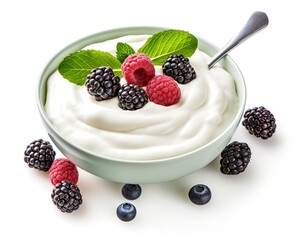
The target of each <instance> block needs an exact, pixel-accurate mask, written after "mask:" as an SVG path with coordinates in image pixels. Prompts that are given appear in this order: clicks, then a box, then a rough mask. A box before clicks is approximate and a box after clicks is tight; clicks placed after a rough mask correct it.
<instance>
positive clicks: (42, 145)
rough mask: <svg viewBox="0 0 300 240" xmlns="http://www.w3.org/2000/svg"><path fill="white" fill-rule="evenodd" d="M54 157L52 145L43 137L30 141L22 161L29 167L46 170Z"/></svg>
mask: <svg viewBox="0 0 300 240" xmlns="http://www.w3.org/2000/svg"><path fill="white" fill-rule="evenodd" d="M54 158H55V151H54V150H53V148H52V145H51V144H50V143H49V142H48V141H45V140H43V139H38V140H35V141H33V142H32V143H30V144H29V145H28V146H27V147H26V150H25V152H24V161H25V162H26V163H27V164H28V166H29V167H31V168H35V169H38V170H40V171H44V172H47V171H48V170H49V168H50V167H51V165H52V163H53V161H54Z"/></svg>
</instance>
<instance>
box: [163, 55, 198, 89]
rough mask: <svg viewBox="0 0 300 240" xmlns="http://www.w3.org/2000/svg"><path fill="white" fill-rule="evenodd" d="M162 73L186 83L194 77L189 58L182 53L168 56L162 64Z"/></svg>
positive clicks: (194, 73)
mask: <svg viewBox="0 0 300 240" xmlns="http://www.w3.org/2000/svg"><path fill="white" fill-rule="evenodd" d="M162 68H163V73H164V74H165V75H167V76H170V77H172V78H174V79H175V80H176V81H177V82H178V83H181V84H186V83H189V82H190V81H192V80H193V79H195V78H196V72H195V70H194V68H193V67H192V66H191V64H190V60H189V59H188V58H185V57H184V56H183V55H182V54H175V55H171V56H169V57H168V59H167V60H166V61H165V63H164V64H163V66H162Z"/></svg>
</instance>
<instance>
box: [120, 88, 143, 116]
mask: <svg viewBox="0 0 300 240" xmlns="http://www.w3.org/2000/svg"><path fill="white" fill-rule="evenodd" d="M118 99H119V107H120V108H122V109H123V110H131V111H134V110H137V109H140V108H142V107H143V106H144V105H145V104H146V103H147V102H148V96H147V94H146V91H145V90H144V89H143V88H141V87H139V86H138V85H135V84H128V83H126V84H124V85H122V87H121V89H120V90H119V93H118Z"/></svg>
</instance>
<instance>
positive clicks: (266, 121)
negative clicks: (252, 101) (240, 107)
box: [242, 106, 276, 139]
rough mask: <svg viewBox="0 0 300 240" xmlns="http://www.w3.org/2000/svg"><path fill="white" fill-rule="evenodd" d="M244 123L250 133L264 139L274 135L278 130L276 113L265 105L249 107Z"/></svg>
mask: <svg viewBox="0 0 300 240" xmlns="http://www.w3.org/2000/svg"><path fill="white" fill-rule="evenodd" d="M242 124H243V126H245V128H246V129H247V130H248V132H249V133H250V134H253V135H254V136H256V137H260V138H262V139H268V138H270V137H272V136H273V134H274V133H275V130H276V119H275V117H274V115H273V114H272V113H271V112H270V111H269V110H268V109H266V108H264V107H263V106H260V107H254V108H252V109H248V110H247V111H246V112H245V114H244V120H243V122H242Z"/></svg>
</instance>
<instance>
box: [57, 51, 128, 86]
mask: <svg viewBox="0 0 300 240" xmlns="http://www.w3.org/2000/svg"><path fill="white" fill-rule="evenodd" d="M100 66H106V67H111V68H112V70H113V71H114V73H115V74H116V75H118V76H119V77H122V71H121V63H120V61H119V60H118V59H117V58H116V57H114V56H113V55H111V54H110V53H108V52H102V51H98V50H80V51H78V52H75V53H72V54H70V55H69V56H67V57H65V58H64V60H63V61H62V62H61V63H60V64H59V66H58V71H59V73H60V74H61V75H62V76H63V77H64V78H65V79H67V80H69V81H70V82H72V83H75V84H77V85H80V86H82V85H84V83H85V80H86V77H87V75H88V74H89V73H90V72H91V70H93V69H94V68H97V67H100Z"/></svg>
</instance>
